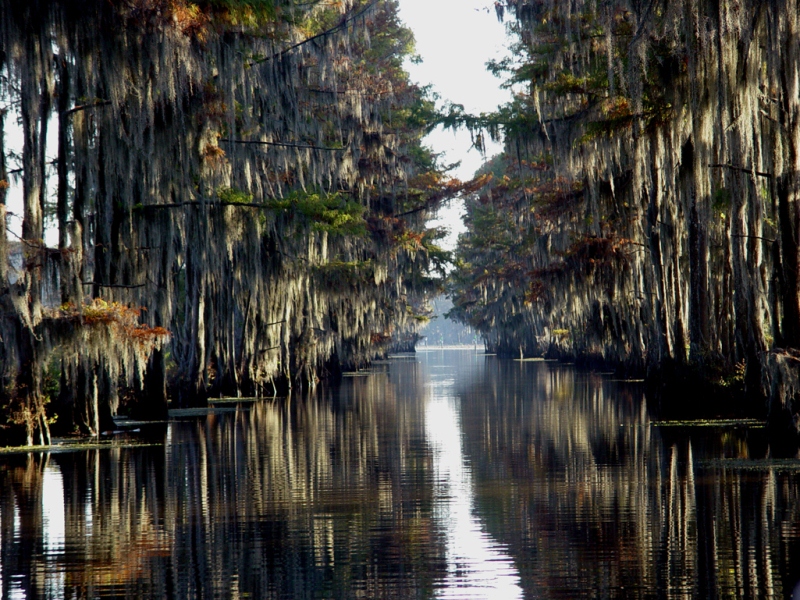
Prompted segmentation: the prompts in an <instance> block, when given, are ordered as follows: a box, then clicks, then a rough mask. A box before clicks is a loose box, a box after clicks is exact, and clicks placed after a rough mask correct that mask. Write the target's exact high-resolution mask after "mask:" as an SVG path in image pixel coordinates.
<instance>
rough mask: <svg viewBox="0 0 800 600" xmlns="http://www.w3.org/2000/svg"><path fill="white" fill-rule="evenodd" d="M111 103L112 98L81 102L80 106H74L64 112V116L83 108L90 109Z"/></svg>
mask: <svg viewBox="0 0 800 600" xmlns="http://www.w3.org/2000/svg"><path fill="white" fill-rule="evenodd" d="M110 104H111V100H97V101H96V102H90V103H88V104H81V105H79V106H73V107H72V108H70V109H69V110H68V111H66V112H64V116H69V115H71V114H72V113H76V112H79V111H81V110H88V109H90V108H97V107H99V106H109V105H110Z"/></svg>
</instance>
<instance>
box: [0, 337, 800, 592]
mask: <svg viewBox="0 0 800 600" xmlns="http://www.w3.org/2000/svg"><path fill="white" fill-rule="evenodd" d="M0 542H2V543H1V544H0V586H1V588H0V592H2V597H3V598H9V599H11V598H52V599H67V598H142V597H145V598H147V597H150V598H490V599H492V600H502V599H505V598H614V597H618V598H651V597H660V598H715V597H772V598H784V597H788V596H790V595H791V591H792V589H793V588H794V586H795V584H796V582H797V580H798V579H800V543H799V542H800V461H798V460H795V459H777V458H770V454H769V448H768V445H767V444H766V442H765V439H764V432H763V430H760V429H758V428H757V427H753V426H743V425H742V424H735V423H728V424H717V425H715V426H708V424H703V426H697V425H696V424H692V425H687V424H677V423H660V422H657V421H654V418H653V416H651V415H650V414H649V413H648V410H647V405H646V403H645V401H644V397H643V391H642V389H641V384H639V383H636V382H626V381H618V380H614V378H613V377H612V376H609V375H603V374H593V373H586V372H581V371H576V370H575V369H574V368H573V367H571V366H567V365H560V364H558V363H549V362H547V363H546V362H532V361H528V362H520V361H506V360H500V359H498V358H496V357H493V356H485V355H483V354H481V353H476V352H466V351H431V352H427V353H419V354H418V355H417V356H402V357H397V358H394V359H392V360H390V361H387V362H386V363H384V364H379V365H376V366H375V367H374V368H373V369H372V370H371V371H370V372H369V373H363V374H359V376H354V377H346V378H345V379H344V381H343V382H342V383H341V384H340V385H337V386H335V387H333V388H324V389H320V390H318V391H317V392H316V393H315V394H314V395H313V396H311V397H299V396H295V397H293V398H291V399H288V400H287V399H278V400H260V401H257V402H241V403H219V404H216V405H214V406H212V408H211V409H210V410H208V411H184V412H176V413H173V415H172V416H171V419H170V421H169V423H168V424H166V425H162V426H159V427H154V428H151V429H148V428H144V429H142V431H140V432H136V433H126V434H117V435H115V436H113V437H109V439H108V441H107V442H106V443H105V445H104V446H103V447H100V448H85V447H84V448H74V449H72V450H70V451H59V452H51V453H30V454H14V455H1V456H0Z"/></svg>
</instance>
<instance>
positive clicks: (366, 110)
mask: <svg viewBox="0 0 800 600" xmlns="http://www.w3.org/2000/svg"><path fill="white" fill-rule="evenodd" d="M412 49H413V37H412V36H411V34H410V32H409V31H408V30H407V29H405V28H404V27H403V26H402V24H401V23H400V22H399V21H398V18H397V5H396V2H393V1H375V0H373V1H372V2H368V3H364V2H358V1H349V0H348V1H345V2H310V3H309V2H303V3H295V2H292V1H289V0H285V1H284V0H269V1H267V0H260V1H248V2H246V1H238V2H233V1H227V2H222V1H217V0H205V1H195V2H188V1H184V0H132V1H129V2H114V3H111V2H106V1H103V0H96V1H89V2H80V3H72V2H58V1H55V0H33V1H32V2H24V3H21V2H15V1H10V0H9V1H5V2H1V3H0V75H1V77H0V111H2V112H0V157H1V158H2V160H0V212H2V214H0V228H1V230H0V305H2V308H1V309H0V312H2V319H0V336H2V340H3V342H2V344H1V345H0V368H1V369H2V372H1V373H0V376H2V390H0V393H2V396H3V404H4V405H6V407H7V415H8V416H9V421H10V422H11V423H12V424H17V425H19V426H20V427H21V428H22V429H23V430H24V431H26V432H27V440H28V442H29V443H31V442H32V441H33V440H34V439H35V437H36V434H37V432H38V434H39V438H38V439H39V440H41V441H46V438H47V436H48V435H49V434H48V424H49V422H50V421H51V419H52V415H53V414H54V413H58V414H59V417H60V418H61V423H62V424H65V425H66V426H67V427H69V426H70V425H71V424H72V422H74V423H75V424H76V425H77V426H78V427H80V428H82V429H83V430H84V431H86V432H89V433H92V434H96V433H98V432H99V431H100V430H101V429H102V428H103V427H104V426H105V423H108V422H109V419H110V417H111V416H112V414H113V413H115V412H116V411H117V410H119V404H120V403H127V406H126V408H125V410H126V412H129V413H134V414H135V413H137V411H138V414H144V415H147V416H158V415H159V414H161V413H163V412H164V411H165V410H166V402H167V390H168V386H170V390H171V393H172V395H173V397H174V398H176V399H179V400H180V401H182V402H184V403H186V402H195V401H197V400H202V399H203V398H205V397H207V396H208V395H209V394H213V395H219V394H231V395H237V394H254V393H260V392H261V391H262V390H264V389H268V390H270V391H271V390H272V389H273V386H274V385H275V384H278V385H281V384H283V385H291V384H292V382H303V381H305V382H313V381H315V379H316V378H317V377H319V376H321V375H322V374H324V373H325V372H329V371H330V370H332V369H333V370H336V369H340V368H343V367H346V366H349V367H353V366H358V365H359V364H363V363H364V362H365V361H368V360H370V359H371V358H373V357H374V356H376V355H378V354H380V353H382V352H385V351H386V349H387V348H388V347H389V344H390V343H391V340H392V339H393V337H394V336H398V335H406V336H408V335H410V334H413V332H414V331H415V329H416V328H417V327H418V326H419V323H420V322H421V320H422V317H421V313H422V312H423V311H424V295H425V294H426V293H427V292H428V291H429V290H431V289H433V288H435V287H436V285H437V283H436V280H435V279H434V278H433V277H432V276H431V273H432V272H433V270H435V268H436V267H437V266H439V267H441V261H442V259H443V258H444V256H443V253H442V252H441V251H440V250H439V249H438V248H437V247H436V246H435V238H436V232H432V231H426V230H425V229H424V220H425V217H426V207H428V206H429V205H430V202H431V201H432V200H435V199H437V198H440V197H442V195H445V194H447V193H450V192H451V191H452V190H453V189H455V187H457V186H453V185H452V183H449V182H446V181H444V179H443V178H442V177H441V175H440V174H439V173H438V171H437V168H436V165H435V160H434V158H433V157H432V156H431V155H430V153H429V152H428V151H427V150H425V149H424V148H423V147H421V146H420V142H419V140H420V137H421V136H422V134H423V133H424V131H425V129H426V127H427V124H426V114H428V113H429V112H430V109H431V102H430V101H429V100H427V99H426V96H425V91H424V90H422V89H420V88H418V87H416V86H414V85H412V84H410V83H409V81H408V79H407V75H406V73H405V72H404V71H403V70H402V66H401V62H402V60H403V57H404V56H405V55H407V54H408V53H409V52H411V51H412ZM12 118H16V119H18V121H19V127H20V130H21V138H22V142H21V144H18V146H19V147H17V146H14V140H13V138H14V136H12V135H9V134H8V132H9V127H8V125H9V122H10V121H11V119H12ZM3 125H5V133H6V134H5V135H2V134H3V129H2V127H3ZM15 187H16V188H17V189H20V192H21V206H20V209H14V210H15V211H17V212H18V213H19V214H15V215H13V216H15V217H21V228H16V229H15V228H14V227H9V228H8V231H7V230H6V226H7V224H8V223H7V222H9V223H12V224H13V221H11V220H10V218H11V217H12V215H9V214H7V212H6V211H7V209H8V210H11V209H10V208H9V207H10V206H12V205H11V204H9V203H10V202H12V198H11V195H10V193H9V191H13V190H14V189H15ZM48 232H50V233H48ZM9 235H10V236H11V237H7V236H9ZM48 236H50V237H53V238H54V239H55V237H57V242H50V239H49V237H48ZM17 237H18V239H17ZM46 237H47V238H48V242H50V243H49V244H48V243H45V238H46ZM8 240H11V241H8ZM48 402H52V404H50V405H48ZM3 420H5V419H3ZM13 429H14V428H13V427H12V428H11V429H10V430H8V431H7V432H6V433H7V434H8V436H11V433H12V432H13Z"/></svg>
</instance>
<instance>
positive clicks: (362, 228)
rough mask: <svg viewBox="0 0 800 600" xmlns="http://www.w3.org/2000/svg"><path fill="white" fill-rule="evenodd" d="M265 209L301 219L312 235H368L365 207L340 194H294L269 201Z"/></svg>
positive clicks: (297, 192) (301, 192)
mask: <svg viewBox="0 0 800 600" xmlns="http://www.w3.org/2000/svg"><path fill="white" fill-rule="evenodd" d="M266 204H267V207H268V208H271V209H273V210H276V211H282V212H285V213H288V214H291V215H296V216H298V217H301V218H303V219H305V220H307V221H309V222H310V223H311V228H312V229H313V230H314V231H325V232H327V233H329V234H331V235H349V236H358V237H363V236H365V235H366V233H367V223H366V221H365V220H364V211H365V209H364V207H363V206H362V205H360V204H359V203H357V202H353V201H351V200H346V199H345V198H344V196H342V194H339V193H332V194H328V193H324V192H303V191H294V192H292V193H291V194H289V195H288V196H286V197H285V198H282V199H280V200H270V201H268V202H267V203H266Z"/></svg>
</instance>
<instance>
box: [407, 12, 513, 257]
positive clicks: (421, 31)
mask: <svg viewBox="0 0 800 600" xmlns="http://www.w3.org/2000/svg"><path fill="white" fill-rule="evenodd" d="M400 18H402V19H403V21H404V22H405V23H406V25H407V26H408V27H409V28H410V29H411V30H412V31H413V32H414V36H415V37H416V39H417V54H419V55H420V56H421V57H422V61H423V62H422V63H421V64H418V65H415V64H410V63H409V64H407V65H406V68H407V69H408V71H409V73H410V74H411V79H412V80H414V81H416V82H418V83H420V84H423V85H424V84H429V83H430V84H433V87H434V90H435V91H436V92H437V93H438V94H439V96H440V97H441V101H447V100H449V101H452V102H455V103H456V104H463V105H464V107H465V109H466V110H467V111H468V112H473V113H480V112H489V111H493V110H495V109H496V108H497V107H498V106H499V105H501V104H505V103H506V102H507V101H509V100H510V94H509V92H508V91H507V90H502V89H500V84H501V83H502V82H501V81H500V80H499V79H497V78H496V77H494V76H493V75H492V74H491V73H489V72H488V71H487V70H486V61H488V60H490V59H493V58H501V57H503V56H504V55H505V54H506V53H507V50H506V49H505V42H506V39H505V27H504V26H503V24H502V23H499V22H498V21H497V17H496V16H495V12H494V3H493V2H492V1H491V0H400ZM426 143H427V144H428V145H429V146H430V147H432V148H433V150H434V151H435V152H444V156H443V157H442V163H443V164H447V163H453V162H456V161H461V166H460V167H459V168H458V169H456V170H455V171H454V172H453V173H452V174H453V175H454V176H455V177H458V178H459V179H461V180H466V179H471V178H472V176H473V175H474V174H475V171H476V170H477V169H478V168H479V167H480V166H481V165H482V164H483V162H484V160H485V158H484V157H482V156H481V154H480V153H479V152H478V151H477V150H475V149H472V150H470V146H471V141H470V137H469V134H468V133H467V132H465V131H462V132H459V133H458V134H456V135H454V134H453V133H452V132H449V131H448V132H445V131H441V130H437V131H434V132H433V133H432V134H431V135H430V136H428V138H426ZM501 150H502V147H501V146H500V145H499V144H494V145H493V144H491V143H489V142H487V156H488V157H491V156H493V155H495V154H497V153H498V152H500V151H501ZM460 213H461V207H460V206H455V207H451V208H449V209H443V210H442V211H440V219H441V223H439V222H437V223H435V224H442V225H446V226H448V227H450V229H451V236H450V237H448V239H447V240H446V242H445V244H444V245H446V246H447V247H448V248H452V247H453V246H454V245H455V238H456V235H457V233H458V232H459V231H461V230H463V226H462V224H461V219H460V216H459V215H460Z"/></svg>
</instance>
